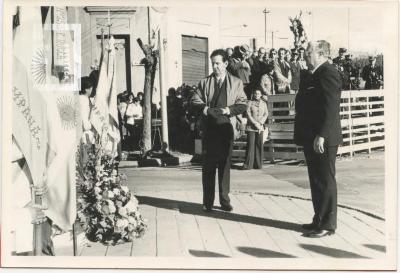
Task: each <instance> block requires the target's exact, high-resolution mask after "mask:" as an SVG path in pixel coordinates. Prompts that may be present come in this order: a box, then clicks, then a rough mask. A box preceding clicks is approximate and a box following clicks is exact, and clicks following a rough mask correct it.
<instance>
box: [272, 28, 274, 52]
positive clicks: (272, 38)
mask: <svg viewBox="0 0 400 273" xmlns="http://www.w3.org/2000/svg"><path fill="white" fill-rule="evenodd" d="M272 48H274V31H272Z"/></svg>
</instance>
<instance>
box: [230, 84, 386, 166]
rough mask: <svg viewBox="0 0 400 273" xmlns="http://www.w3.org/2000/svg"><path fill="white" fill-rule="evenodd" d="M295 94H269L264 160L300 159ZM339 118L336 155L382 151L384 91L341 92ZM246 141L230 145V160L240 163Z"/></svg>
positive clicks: (302, 157)
mask: <svg viewBox="0 0 400 273" xmlns="http://www.w3.org/2000/svg"><path fill="white" fill-rule="evenodd" d="M294 99H295V95H293V94H285V95H273V96H270V98H269V101H268V109H269V117H268V127H269V130H270V137H269V138H270V140H269V141H268V142H266V143H264V159H266V160H275V159H284V160H286V159H294V160H303V159H304V154H303V150H302V147H300V146H297V145H296V144H295V143H294V141H293V131H294V118H295V112H294ZM340 109H341V111H340V117H341V126H342V134H343V144H342V145H341V146H339V149H338V155H345V154H348V155H350V156H352V155H353V154H354V153H355V152H359V151H367V152H368V153H370V152H371V150H372V149H377V148H384V146H385V140H384V139H385V127H384V90H383V89H380V90H351V91H342V96H341V103H340ZM245 153H246V138H245V137H243V138H241V139H240V140H238V141H235V143H234V150H233V160H235V161H243V160H244V157H245Z"/></svg>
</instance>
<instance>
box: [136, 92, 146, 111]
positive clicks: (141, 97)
mask: <svg viewBox="0 0 400 273" xmlns="http://www.w3.org/2000/svg"><path fill="white" fill-rule="evenodd" d="M143 97H144V94H143V92H138V93H137V94H136V98H137V100H138V102H139V104H140V106H142V107H143V104H144V100H143Z"/></svg>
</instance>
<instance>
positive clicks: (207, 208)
mask: <svg viewBox="0 0 400 273" xmlns="http://www.w3.org/2000/svg"><path fill="white" fill-rule="evenodd" d="M203 211H204V212H212V208H211V207H207V206H205V205H203Z"/></svg>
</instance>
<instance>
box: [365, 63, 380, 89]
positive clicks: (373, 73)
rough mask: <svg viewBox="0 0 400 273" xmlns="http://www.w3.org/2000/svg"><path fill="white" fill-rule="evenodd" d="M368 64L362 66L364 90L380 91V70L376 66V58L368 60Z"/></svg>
mask: <svg viewBox="0 0 400 273" xmlns="http://www.w3.org/2000/svg"><path fill="white" fill-rule="evenodd" d="M368 61H369V64H367V65H366V66H364V68H363V70H362V73H361V77H362V78H363V80H364V81H365V89H366V90H371V89H380V88H381V87H382V85H383V73H382V68H381V67H379V66H377V65H376V57H375V56H370V57H369V58H368Z"/></svg>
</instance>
